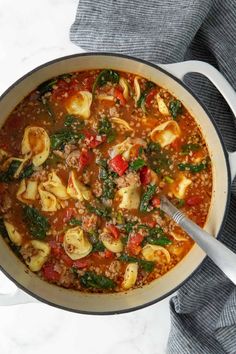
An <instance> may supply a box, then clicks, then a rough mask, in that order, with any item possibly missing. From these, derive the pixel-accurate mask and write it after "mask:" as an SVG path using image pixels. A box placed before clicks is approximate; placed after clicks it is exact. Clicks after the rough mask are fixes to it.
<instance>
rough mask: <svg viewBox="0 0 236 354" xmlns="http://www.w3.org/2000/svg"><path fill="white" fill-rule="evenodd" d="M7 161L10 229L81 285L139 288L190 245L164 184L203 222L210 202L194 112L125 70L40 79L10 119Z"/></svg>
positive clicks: (48, 270) (1, 219) (32, 253)
mask: <svg viewBox="0 0 236 354" xmlns="http://www.w3.org/2000/svg"><path fill="white" fill-rule="evenodd" d="M164 123H166V124H164ZM0 161H1V167H0V233H1V234H2V236H3V237H4V238H5V239H6V242H8V243H9V245H10V247H12V249H13V250H14V251H15V252H16V254H17V255H18V256H19V257H20V258H21V259H22V261H23V262H25V263H26V264H27V266H28V267H29V269H30V270H31V271H33V272H35V273H37V274H38V276H39V277H41V278H43V279H44V280H45V281H48V282H52V283H54V284H57V285H58V286H62V287H66V288H73V289H77V290H79V291H90V292H119V291H125V290H128V289H131V288H137V287H141V286H143V285H145V284H147V283H149V282H151V281H153V280H154V279H157V278H159V277H161V276H162V275H164V274H165V273H166V272H168V271H169V270H170V269H171V268H173V267H174V266H175V265H176V264H177V263H178V262H180V261H181V259H182V258H183V257H184V256H185V255H186V254H187V253H188V252H189V250H190V249H191V247H192V245H193V241H192V240H191V239H190V238H189V237H188V235H187V234H186V233H185V232H183V231H182V230H181V229H180V228H179V227H178V226H177V225H176V224H175V222H173V221H172V220H170V219H169V217H168V216H167V215H165V214H164V213H163V212H161V210H160V208H159V205H160V199H159V195H160V192H161V193H164V194H165V195H167V196H168V197H169V199H170V200H171V201H172V202H173V203H174V204H175V205H176V206H177V207H178V208H180V209H181V210H182V211H183V212H184V213H186V215H187V216H188V217H190V218H191V219H192V220H193V221H195V222H196V223H197V224H198V225H200V226H201V227H202V226H204V223H205V221H206V218H207V214H208V210H209V206H210V202H211V193H212V170H211V161H210V158H209V152H208V150H207V146H206V143H205V141H204V139H203V136H202V134H201V131H200V130H199V127H198V125H197V123H196V122H195V120H194V118H193V117H192V116H191V115H190V114H189V112H188V111H187V110H186V109H185V107H184V106H183V104H182V103H181V102H180V101H179V100H177V99H176V98H175V97H173V96H172V95H171V94H170V93H169V92H168V91H166V90H165V89H163V88H161V87H159V86H158V85H157V84H155V83H153V82H151V81H148V80H147V79H145V78H142V77H137V76H135V75H133V74H130V73H125V72H116V71H112V70H106V69H105V70H93V71H84V72H75V73H71V74H65V75H61V76H59V77H56V78H53V79H52V80H49V81H47V82H46V83H43V84H42V85H40V86H39V87H38V88H37V89H36V90H35V91H33V92H31V93H30V94H29V95H28V96H27V97H26V98H25V99H24V100H23V101H22V102H20V103H19V104H18V106H17V107H16V108H15V109H14V111H13V112H12V113H11V114H10V116H9V117H8V118H7V120H6V122H5V124H4V125H3V127H2V128H1V130H0Z"/></svg>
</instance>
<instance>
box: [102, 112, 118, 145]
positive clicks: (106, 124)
mask: <svg viewBox="0 0 236 354" xmlns="http://www.w3.org/2000/svg"><path fill="white" fill-rule="evenodd" d="M98 134H99V135H106V137H107V142H108V143H111V142H112V141H113V140H114V139H115V137H116V134H115V131H114V129H113V128H112V124H111V122H110V121H109V119H108V118H107V117H105V118H103V119H101V120H100V121H99V122H98Z"/></svg>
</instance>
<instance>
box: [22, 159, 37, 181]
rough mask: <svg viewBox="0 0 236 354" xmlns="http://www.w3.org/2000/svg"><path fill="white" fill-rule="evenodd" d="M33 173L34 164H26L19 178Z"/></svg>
mask: <svg viewBox="0 0 236 354" xmlns="http://www.w3.org/2000/svg"><path fill="white" fill-rule="evenodd" d="M33 173H34V165H33V164H32V163H31V164H30V165H28V166H26V167H25V168H24V169H23V171H22V172H21V174H20V175H19V180H22V179H24V178H27V177H30V176H31V175H32V174H33Z"/></svg>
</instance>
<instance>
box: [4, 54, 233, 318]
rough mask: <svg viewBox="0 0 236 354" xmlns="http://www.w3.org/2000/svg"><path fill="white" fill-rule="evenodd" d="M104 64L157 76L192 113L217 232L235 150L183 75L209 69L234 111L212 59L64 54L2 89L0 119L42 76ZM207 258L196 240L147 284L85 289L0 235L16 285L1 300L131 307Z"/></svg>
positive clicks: (153, 297)
mask: <svg viewBox="0 0 236 354" xmlns="http://www.w3.org/2000/svg"><path fill="white" fill-rule="evenodd" d="M103 68H109V69H114V70H121V71H122V70H123V71H127V72H131V73H134V74H137V75H141V76H143V77H145V78H147V79H150V80H152V81H154V82H156V83H157V84H158V85H160V86H162V87H164V88H166V89H167V90H168V91H170V92H171V93H172V94H173V95H174V96H176V97H178V98H179V99H180V100H181V101H182V102H183V104H184V105H185V107H186V108H187V109H188V111H189V112H190V113H191V114H192V115H193V117H194V118H195V120H196V121H197V123H198V124H199V126H200V128H201V131H202V133H203V136H204V138H205V140H206V142H207V145H208V148H209V152H210V155H211V160H212V166H213V195H212V201H211V206H210V211H209V215H208V218H207V222H206V225H205V229H206V230H207V231H208V232H209V233H211V234H213V235H215V236H216V237H217V236H218V235H219V233H220V231H221V229H222V227H223V225H224V221H225V218H226V213H227V208H228V204H229V196H230V189H231V182H232V180H233V179H234V177H235V174H236V152H233V153H229V152H227V151H226V148H225V146H224V143H223V141H222V138H221V136H220V134H219V131H218V130H217V127H216V125H215V123H214V121H213V120H212V118H211V117H210V116H209V114H208V112H207V110H206V108H205V107H204V106H203V105H202V104H201V103H200V102H199V100H198V99H197V98H196V97H195V96H194V94H193V93H192V92H190V90H189V89H188V88H187V87H186V86H185V85H184V84H183V82H182V80H183V77H184V75H185V74H187V73H190V72H198V73H201V74H203V75H205V76H206V77H208V78H209V79H210V80H211V81H212V82H213V84H214V85H215V86H216V87H217V88H218V90H219V91H220V92H221V94H222V95H223V96H224V98H225V100H226V101H227V102H228V104H229V106H230V108H231V110H232V112H233V113H234V115H235V116H236V94H235V92H234V90H233V88H232V87H231V86H230V85H229V83H228V82H227V81H226V80H225V78H224V77H223V76H222V75H221V74H220V73H219V72H218V71H217V70H216V69H215V68H213V67H212V66H211V65H209V64H206V63H204V62H200V61H187V62H182V63H176V64H168V65H158V66H157V65H154V64H151V63H148V62H145V61H143V60H139V59H135V58H132V57H128V56H125V55H117V54H109V53H90V54H78V55H72V56H67V57H62V58H59V59H56V60H54V61H51V62H49V63H46V64H44V65H42V66H40V67H38V68H36V69H35V70H33V71H31V72H30V73H28V74H27V75H25V76H24V77H22V78H21V79H20V80H18V81H17V82H16V83H14V84H13V85H12V86H11V87H10V88H9V89H8V90H7V91H6V92H5V93H4V94H3V95H2V97H1V98H0V112H1V116H0V125H1V126H2V124H3V123H4V121H5V120H6V118H7V116H8V115H9V114H10V113H11V111H12V110H13V108H14V107H15V106H16V105H17V104H18V103H19V102H20V101H21V100H22V99H23V98H24V97H25V96H26V95H27V94H28V93H29V92H31V91H32V90H34V89H35V88H36V87H37V86H38V85H39V84H40V83H42V82H43V81H45V80H47V79H50V78H51V77H53V76H57V75H60V74H63V73H67V72H71V71H78V70H89V69H103ZM204 258H205V254H204V252H203V251H202V250H201V249H200V248H199V247H198V246H197V245H194V246H193V248H192V249H191V251H190V252H189V253H188V254H187V255H186V256H185V257H184V259H183V260H182V261H181V262H180V263H179V264H178V265H177V266H176V267H175V268H173V269H172V270H171V271H169V272H168V273H167V274H165V275H164V276H163V277H161V278H160V279H158V280H156V281H153V282H152V283H151V284H149V285H146V286H145V287H143V288H140V289H135V290H132V291H128V292H127V293H117V294H85V293H81V292H78V291H74V290H68V289H64V288H60V287H58V286H55V285H52V284H49V283H47V282H45V281H43V280H41V279H40V278H39V277H38V276H37V275H35V274H34V273H32V272H31V271H29V269H28V268H27V267H26V266H25V265H24V264H23V263H22V262H21V261H20V260H19V259H18V258H17V256H16V255H15V254H14V253H13V252H12V251H11V249H10V248H9V246H8V245H7V244H6V242H5V241H4V240H3V239H2V238H0V269H1V270H2V271H3V273H4V274H6V275H7V276H8V277H9V278H10V279H11V280H12V281H13V282H14V283H15V284H16V285H17V287H18V290H17V292H16V293H14V294H11V295H8V294H0V305H14V304H19V303H27V302H33V301H37V300H39V301H43V302H45V303H48V304H50V305H53V306H56V307H59V308H62V309H66V310H70V311H75V312H79V313H89V314H115V313H122V312H128V311H132V310H135V309H139V308H142V307H145V306H147V305H150V304H153V303H155V302H157V301H160V300H161V299H163V298H165V297H166V296H168V295H170V294H171V293H172V292H174V291H175V290H177V289H178V288H179V287H180V286H181V285H182V284H183V283H184V282H185V281H186V280H187V279H188V278H189V277H190V276H191V275H192V274H193V273H194V271H195V270H196V269H197V268H198V267H199V265H200V264H201V263H202V261H203V260H204ZM22 290H23V291H22ZM35 299H37V300H35Z"/></svg>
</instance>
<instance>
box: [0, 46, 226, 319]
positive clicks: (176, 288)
mask: <svg viewBox="0 0 236 354" xmlns="http://www.w3.org/2000/svg"><path fill="white" fill-rule="evenodd" d="M86 56H107V57H118V58H124V59H131V60H134V61H136V62H139V63H142V64H145V65H148V66H151V67H153V68H154V69H157V70H159V71H161V72H163V73H164V74H165V75H168V76H169V77H171V78H172V79H173V80H175V81H177V82H178V84H180V85H181V86H183V87H184V88H185V90H187V91H188V92H189V93H190V94H191V95H192V96H193V98H194V99H195V100H196V101H197V102H198V104H199V105H200V106H201V107H202V108H203V110H204V111H205V112H206V114H207V116H208V117H209V119H210V121H211V123H212V124H213V126H214V128H215V130H216V133H217V135H218V138H219V140H220V143H221V147H222V150H223V153H224V156H225V162H226V166H227V180H228V183H227V185H228V189H227V201H226V205H225V210H224V216H223V220H222V223H221V226H220V228H219V231H218V233H217V235H216V238H219V236H220V234H221V232H222V230H223V228H224V226H225V223H226V217H227V214H228V210H229V204H230V186H231V173H230V165H229V155H228V151H227V149H226V147H225V143H224V141H223V138H222V136H221V133H220V131H219V129H218V127H217V125H216V122H215V121H214V119H213V117H212V116H211V114H210V113H209V111H208V109H207V108H206V106H205V104H203V103H202V102H201V100H200V99H199V98H198V97H197V96H196V95H195V93H194V92H193V91H192V90H191V89H190V88H189V87H188V86H187V85H186V84H185V83H184V82H183V81H181V80H180V79H178V78H177V77H176V76H174V75H172V74H171V73H169V72H168V71H167V70H165V69H163V68H162V67H160V66H159V65H158V64H154V63H152V62H149V61H146V60H144V59H140V58H136V57H134V56H131V55H126V54H120V53H111V52H89V53H77V54H71V55H66V56H62V57H58V58H56V59H53V60H50V61H48V62H46V63H44V64H41V65H39V66H37V67H36V68H34V69H32V70H31V71H29V72H27V73H26V74H24V75H23V76H22V77H20V78H19V79H18V80H17V81H15V82H14V83H13V84H12V85H11V86H10V87H8V88H7V89H6V90H5V91H4V92H3V93H2V94H1V96H0V103H1V101H2V99H3V98H4V97H5V96H6V95H7V94H8V93H9V92H10V91H11V90H12V89H13V88H14V87H16V86H17V85H18V84H19V83H20V82H22V81H23V80H24V79H25V78H27V77H29V76H31V75H32V74H33V73H34V72H37V71H38V70H40V69H42V68H44V67H47V66H50V65H51V64H54V63H57V62H60V61H63V60H67V59H72V58H77V57H86ZM166 65H168V64H166ZM206 260H207V255H205V257H204V259H203V260H202V261H201V262H200V264H199V265H198V266H197V267H196V268H195V269H194V270H193V271H192V273H191V274H190V275H189V276H188V277H187V278H186V279H184V280H183V281H182V282H181V283H180V284H178V285H177V286H176V287H175V288H174V289H172V290H170V291H169V292H167V293H166V294H165V295H162V296H160V297H159V298H157V299H155V300H152V301H148V302H146V303H144V304H142V305H139V306H135V307H132V308H127V309H125V310H117V311H115V310H114V311H101V312H94V311H83V310H77V309H72V308H70V307H66V306H62V305H58V304H55V303H54V302H52V301H48V300H45V299H44V298H42V297H41V296H39V295H36V294H35V293H34V292H32V291H31V290H28V288H26V287H25V286H23V285H21V284H20V283H18V281H17V280H15V278H13V277H12V276H11V275H10V274H8V272H7V270H5V269H4V268H3V267H2V266H1V264H0V270H1V271H2V272H3V274H4V275H6V276H7V277H8V278H9V279H10V280H11V281H12V282H14V283H15V285H16V286H17V287H18V288H19V289H21V290H23V291H24V292H26V293H27V294H29V295H30V296H32V297H34V298H36V299H37V300H39V301H40V302H43V303H45V304H47V305H50V306H53V307H56V308H59V309H61V310H66V311H69V312H74V313H79V314H86V315H99V316H101V315H116V314H123V313H129V312H133V311H137V310H141V309H143V308H145V307H147V306H151V305H154V304H156V303H158V302H160V301H162V300H163V299H165V298H166V297H168V296H170V295H171V294H173V293H174V292H176V291H177V290H178V289H179V288H180V287H181V286H183V285H184V284H185V283H186V282H187V281H188V280H189V279H190V278H191V277H192V276H193V275H194V274H195V273H196V272H197V271H198V270H199V269H200V267H201V266H203V265H204V263H205V262H206Z"/></svg>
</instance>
